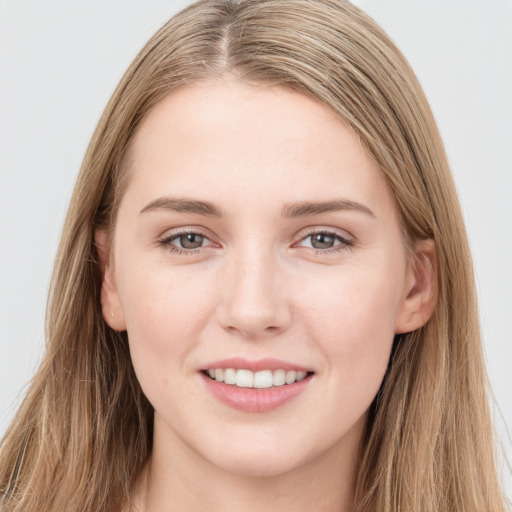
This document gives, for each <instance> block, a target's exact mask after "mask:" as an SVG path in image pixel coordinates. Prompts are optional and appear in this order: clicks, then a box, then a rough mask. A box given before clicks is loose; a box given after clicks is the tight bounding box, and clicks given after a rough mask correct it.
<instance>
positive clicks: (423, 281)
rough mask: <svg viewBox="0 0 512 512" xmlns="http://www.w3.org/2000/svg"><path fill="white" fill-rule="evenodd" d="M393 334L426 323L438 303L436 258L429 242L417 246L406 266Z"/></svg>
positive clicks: (432, 244) (404, 331) (428, 240)
mask: <svg viewBox="0 0 512 512" xmlns="http://www.w3.org/2000/svg"><path fill="white" fill-rule="evenodd" d="M405 283H406V284H405V288H404V294H403V298H402V301H401V303H400V308H399V311H398V314H397V319H396V326H395V334H401V333H406V332H411V331H415V330H416V329H419V328H420V327H422V326H423V325H424V324H426V323H427V321H428V320H429V318H430V317H431V316H432V313H433V311H434V308H435V305H436V302H437V258H436V248H435V244H434V241H433V240H432V239H427V240H420V241H419V242H417V244H416V246H415V249H414V255H413V258H411V261H410V262H409V264H408V268H407V275H406V280H405Z"/></svg>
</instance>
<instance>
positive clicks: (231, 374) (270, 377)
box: [208, 368, 307, 389]
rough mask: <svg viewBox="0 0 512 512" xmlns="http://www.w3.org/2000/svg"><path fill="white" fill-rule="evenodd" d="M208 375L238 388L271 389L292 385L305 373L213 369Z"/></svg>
mask: <svg viewBox="0 0 512 512" xmlns="http://www.w3.org/2000/svg"><path fill="white" fill-rule="evenodd" d="M208 375H209V376H210V377H211V378H212V379H215V380H216V381H217V382H224V383H225V384H232V385H235V386H238V387H240V388H259V389H261V388H271V387H272V386H282V385H283V384H293V383H294V382H298V381H300V380H302V379H304V378H305V377H306V375H307V372H297V371H295V370H288V371H286V370H273V371H272V370H262V371H260V372H252V371H251V370H235V369H234V368H226V369H222V368H215V369H210V370H208Z"/></svg>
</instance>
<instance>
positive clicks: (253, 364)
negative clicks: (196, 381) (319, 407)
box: [200, 358, 315, 413]
mask: <svg viewBox="0 0 512 512" xmlns="http://www.w3.org/2000/svg"><path fill="white" fill-rule="evenodd" d="M200 374H201V376H202V378H203V381H204V383H205V384H206V388H207V389H208V390H209V391H210V392H211V393H212V395H213V396H214V397H215V398H216V399H217V400H219V401H220V402H222V403H223V404H225V405H228V406H229V407H230V408H232V409H236V410H239V411H243V412H248V413H255V412H257V413H263V412H268V411H271V410H273V409H276V408H278V407H280V406H283V405H284V404H287V403H288V402H291V401H292V399H294V398H295V397H297V396H299V395H300V394H302V393H303V392H305V391H306V389H308V387H310V385H311V383H312V381H313V376H314V375H315V372H314V371H311V370H310V369H308V368H305V367H301V366H298V365H294V364H290V363H287V362H285V361H278V360H275V359H264V360H259V361H247V360H244V359H239V358H234V359H229V360H223V361H218V362H216V363H210V364H209V365H208V366H207V367H206V368H203V369H202V370H201V371H200Z"/></svg>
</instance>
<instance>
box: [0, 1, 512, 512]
mask: <svg viewBox="0 0 512 512" xmlns="http://www.w3.org/2000/svg"><path fill="white" fill-rule="evenodd" d="M226 74H231V75H233V76H235V77H236V78H237V79H238V80H241V81H247V82H258V83H264V84H265V83H268V84H280V85H281V86H284V87H288V88H290V89H293V90H296V91H299V92H301V93H303V94H306V95H309V96H312V97H315V98H317V99H318V100H320V101H322V102H323V103H324V104H325V105H327V106H328V107H329V108H331V109H332V110H333V111H334V112H336V113H337V114H339V116H340V117H341V118H343V119H344V120H345V122H347V123H348V124H349V125H350V126H351V127H352V129H353V130H354V131H355V132H356V133H357V134H358V136H359V138H360V140H361V142H362V143H363V144H364V145H365V146H366V148H367V150H368V151H369V153H370V154H371V155H372V156H373V158H374V159H375V161H376V162H377V163H378V165H379V166H380V168H381V169H382V172H383V173H384V174H385V176H386V178H387V180H388V182H389V184H390V186H391V189H392V190H393V192H394V194H395V197H396V202H397V205H398V209H399V212H400V216H401V219H402V224H403V230H404V239H405V240H409V241H412V240H417V239H424V238H432V239H433V240H434V242H435V245H436V250H437V270H438V272H437V280H438V282H437V286H438V302H437V306H436V309H435V311H434V314H433V316H432V318H431V319H430V320H429V321H428V322H427V324H426V325H425V326H424V327H423V328H421V329H419V330H417V331H415V332H412V333H408V334H404V335H398V336H397V337H396V339H395V343H394V347H393V353H392V357H391V360H390V363H389V368H388V372H387V374H386V376H385V378H384V381H383V383H382V386H381V389H380V391H379V393H378V395H377V397H376V398H375V400H374V402H373V404H372V406H371V410H370V415H369V420H368V426H367V432H366V437H365V439H364V445H363V453H362V457H361V462H360V467H359V470H358V478H357V485H356V489H355V497H356V501H355V503H356V510H357V511H358V512H363V511H380V512H397V511H406V510H407V511H418V512H419V511H431V512H434V511H435V512H439V511H466V512H476V511H484V510H485V511H488V512H489V511H500V512H501V511H504V510H505V509H506V504H505V499H504V497H503V495H502V493H501V491H500V487H499V484H498V479H497V475H496V468H495V460H494V448H493V435H492V427H491V422H490V415H489V411H488V402H487V378H486V373H485V369H484V365H483V358H482V351H481V341H480V332H479V325H478V312H477V306H476V298H475V286H474V279H473V270H472V264H471V257H470V253H469V249H468V243H467V239H466V234H465V229H464V225H463V221H462V216H461V212H460V207H459V204H458V200H457V196H456V193H455V189H454V185H453V182H452V178H451V175H450V172H449V168H448V164H447V161H446V156H445V153H444V150H443V145H442V142H441V140H440V137H439V134H438V130H437V128H436V124H435V122H434V119H433V116H432V114H431V111H430V109H429V106H428V104H427V101H426V99H425V96H424V94H423V92H422V90H421V87H420V85H419V83H418V81H417V79H416V77H415V75H414V73H413V72H412V70H411V69H410V67H409V65H408V63H407V62H406V61H405V59H404V57H403V56H402V55H401V53H400V52H399V50H398V49H397V48H396V47H395V45H394V44H393V43H392V42H391V40H390V39H389V38H388V36H387V35H386V34H385V33H384V32H383V31H382V29H380V28H379V27H378V26H377V25H376V24H375V22H374V21H373V20H371V19H370V18H369V17H368V16H366V15H365V14H364V13H363V12H362V11H360V10H359V9H357V8H356V7H354V6H353V5H351V4H350V3H349V2H347V1H344V0H258V1H254V0H239V1H235V0H232V1H230V0H202V1H200V2H197V3H195V4H193V5H191V6H189V7H188V8H186V9H184V10H183V11H182V12H180V13H179V14H178V15H176V16H175V17H174V18H172V19H171V20H170V21H169V22H168V23H167V24H166V25H165V26H164V27H162V28H161V29H160V30H159V31H158V32H157V33H156V34H155V35H154V36H153V37H152V38H151V39H150V41H149V42H148V43H147V44H146V45H145V47H144V48H143V49H142V51H141V52H140V53H139V55H138V56H137V57H136V59H135V60H134V62H133V63H132V64H131V66H130V68H129V69H128V70H127V72H126V74H125V75H124V77H123V79H122V80H121V83H120V84H119V86H118V88H117V90H116V91H115V93H114V95H113V96H112V98H111V100H110V102H109V103H108V105H107V107H106V109H105V111H104V113H103V116H102V117H101V119H100V121H99V124H98V127H97V129H96V131H95V133H94V135H93V138H92V140H91V143H90V145H89V148H88V150H87V153H86V155H85V158H84V162H83V165H82V168H81V172H80V175H79V177H78V181H77V184H76V187H75V190H74V194H73V197H72V200H71V205H70V208H69V212H68V215H67V218H66V223H65V226H64V231H63V235H62V240H61V243H60V247H59V250H58V257H57V261H56V263H55V269H54V274H53V280H52V285H51V289H50V294H49V302H48V309H47V322H46V340H47V346H46V353H45V355H44V358H43V360H42V362H41V365H40V367H39V369H38V371H37V373H36V375H35V377H34V378H33V380H32V383H31V385H30V388H29V391H28V393H27V395H26V398H25V400H24V402H23V404H22V405H21V407H20V409H19V411H18V413H17V414H16V416H15V418H14V421H13V423H12V425H11V426H10V428H9V430H8V431H7V433H6V436H5V438H4V439H3V441H2V445H1V450H0V494H3V495H4V503H3V510H4V511H5V512H8V511H9V512H14V511H17V512H19V511H30V512H33V511H34V510H44V511H45V512H52V511H55V512H56V511H59V512H61V511H63V510H75V511H84V512H85V511H91V512H92V511H94V512H101V511H105V512H106V511H113V510H119V509H120V508H121V506H122V504H123V503H124V502H125V501H126V500H127V499H128V497H129V493H130V488H131V486H132V484H133V482H134V480H135V479H136V477H137V476H138V475H139V473H140V472H141V469H142V468H143V467H144V465H145V464H146V462H147V461H148V458H149V456H150V453H151V445H152V438H151V436H152V421H153V410H152V408H151V406H150V404H149V403H148V401H147V399H146V398H145V397H144V395H143V393H142V391H141V389H140V386H139V384H138V382H137V379H136V377H135V374H134V371H133V368H132V365H131V361H130V355H129V351H128V345H127V337H126V333H117V332H115V331H113V330H112V329H110V328H109V327H108V326H107V325H106V323H105V322H104V320H103V318H102V312H101V306H100V301H99V287H100V273H99V268H98V263H97V261H98V257H97V253H96V247H95V245H94V232H95V230H96V229H97V228H103V229H107V230H110V231H111V230H112V229H113V226H114V222H115V215H116V209H117V204H118V202H119V198H120V197H121V194H122V191H123V183H124V180H123V178H124V177H125V174H124V173H123V165H122V163H123V155H124V153H125V150H126V148H127V147H128V145H129V143H130V141H131V138H132V137H133V134H134V132H135V131H136V129H137V126H138V125H139V123H140V122H141V120H142V119H144V117H145V116H147V114H148V112H149V111H150V110H151V109H152V107H153V106H154V105H155V104H157V103H158V102H159V101H160V100H161V99H162V98H163V97H164V96H165V95H167V94H169V92H170V91H172V90H173V89H175V88H177V87H179V86H182V85H186V84H189V83H193V82H197V81H201V80H205V79H211V78H216V77H222V76H223V75H226Z"/></svg>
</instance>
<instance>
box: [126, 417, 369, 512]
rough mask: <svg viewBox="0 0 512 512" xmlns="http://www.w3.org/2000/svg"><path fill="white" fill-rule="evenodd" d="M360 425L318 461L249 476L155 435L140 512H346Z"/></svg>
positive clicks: (139, 494) (140, 488)
mask: <svg viewBox="0 0 512 512" xmlns="http://www.w3.org/2000/svg"><path fill="white" fill-rule="evenodd" d="M361 432H362V424H361V425H358V427H357V428H356V429H354V431H351V432H349V433H348V434H347V436H345V437H344V438H343V439H342V440H341V441H340V442H339V446H335V447H330V448H329V450H326V451H325V452H324V453H322V454H321V455H320V456H317V457H316V458H314V459H313V460H309V461H306V462H305V463H304V464H302V465H301V466H299V467H295V468H292V469H290V470H289V471H286V472H284V473H281V474H277V475H271V476H269V475H267V476H248V475H243V474H237V473H234V472H231V471H226V470H224V469H221V468H218V467H216V466H214V465H212V464H210V463H209V462H208V461H206V460H205V459H204V458H202V457H201V456H200V455H199V454H197V453H196V452H195V451H193V450H192V449H191V448H190V447H189V446H187V445H186V444H185V443H182V442H171V443H169V442H168V441H169V439H168V436H165V437H166V439H165V442H164V439H162V437H163V436H159V435H158V430H157V429H156V430H155V439H154V446H153V455H152V458H151V460H150V461H149V463H148V465H147V467H146V469H145V471H144V472H143V474H142V475H141V478H140V479H139V483H138V485H137V487H136V489H135V493H134V498H135V501H134V503H135V505H136V507H135V510H137V511H141V512H178V511H179V512H192V511H197V510H206V509H207V510H210V511H211V512H217V511H218V512H231V511H233V512H234V511H236V512H256V511H257V512H260V511H261V510H265V509H262V507H267V509H270V510H279V511H280V512H288V511H290V512H291V511H292V510H293V512H306V511H307V512H310V511H311V510H315V512H334V511H336V512H349V511H351V510H352V504H353V489H354V481H355V473H356V469H357V463H358V447H359V440H360V439H361Z"/></svg>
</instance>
